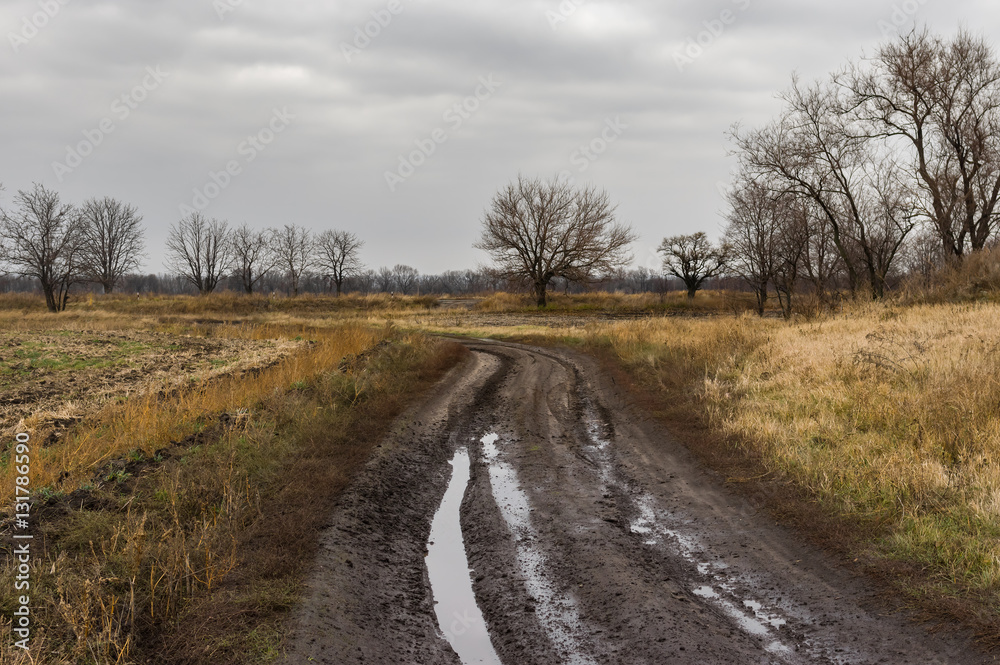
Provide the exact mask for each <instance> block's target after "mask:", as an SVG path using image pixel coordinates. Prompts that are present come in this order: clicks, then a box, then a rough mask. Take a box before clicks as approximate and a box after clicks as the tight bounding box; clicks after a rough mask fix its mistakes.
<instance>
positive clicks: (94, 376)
mask: <svg viewBox="0 0 1000 665" xmlns="http://www.w3.org/2000/svg"><path fill="white" fill-rule="evenodd" d="M303 344H305V342H296V341H286V340H274V341H272V340H264V341H257V340H240V339H224V338H214V337H193V336H187V335H184V336H181V335H170V334H167V333H157V332H146V331H121V332H106V331H89V332H88V331H82V332H76V331H59V332H31V333H10V332H6V333H3V332H0V434H11V433H13V431H14V430H15V429H16V428H21V427H26V426H30V427H31V429H32V430H33V431H34V432H35V433H36V437H39V438H41V440H43V441H44V442H45V443H46V444H47V445H51V444H54V443H56V442H57V441H58V440H59V439H60V438H61V437H62V436H63V435H64V433H65V432H66V431H67V430H68V429H70V428H71V427H72V426H73V425H74V424H75V423H77V422H78V421H79V420H81V419H82V418H83V417H85V416H86V415H89V414H90V413H92V412H94V411H95V410H96V409H97V408H99V407H100V406H101V405H102V404H104V403H106V402H108V401H109V400H112V399H115V398H118V397H125V396H128V395H135V394H145V393H146V392H148V391H149V390H172V389H174V388H176V387H179V386H181V385H183V384H185V383H186V382H189V381H190V380H191V379H192V378H197V379H198V380H205V379H210V378H212V377H214V376H217V375H219V374H225V373H230V372H238V371H251V370H253V369H254V368H259V367H262V366H266V365H269V364H271V363H273V362H276V361H277V360H279V359H280V358H281V357H283V356H284V355H286V354H288V353H289V352H291V351H292V350H294V349H296V348H298V347H300V346H301V345H303ZM8 438H9V437H8Z"/></svg>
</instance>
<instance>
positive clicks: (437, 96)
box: [0, 0, 1000, 272]
mask: <svg viewBox="0 0 1000 665" xmlns="http://www.w3.org/2000/svg"><path fill="white" fill-rule="evenodd" d="M51 1H53V2H58V0H51ZM222 1H224V2H227V3H229V4H228V5H226V6H227V7H228V8H229V9H231V11H228V10H227V11H225V12H224V13H223V14H222V16H221V17H220V15H219V12H218V11H217V7H215V6H214V4H213V2H208V1H201V0H199V1H195V0H185V1H181V2H176V1H171V2H169V3H168V2H166V1H165V0H122V1H118V2H84V1H83V0H71V1H69V2H65V3H64V4H63V5H60V9H59V11H58V13H57V14H56V15H54V16H52V17H50V18H48V19H47V20H46V24H45V25H44V27H40V28H38V29H37V34H35V35H34V36H33V37H32V38H31V39H30V40H28V41H27V43H26V44H22V45H20V48H19V49H18V50H17V51H16V52H15V51H14V49H13V48H12V47H10V48H7V50H6V51H3V52H2V54H0V95H2V98H3V99H4V109H5V120H6V122H4V123H3V124H2V125H0V137H2V141H3V145H4V148H5V150H4V157H5V159H4V160H3V161H2V162H0V182H2V183H3V184H4V185H5V186H6V187H7V190H8V194H7V197H8V198H7V200H8V201H9V192H10V190H12V189H17V188H24V187H27V186H29V185H30V183H31V182H32V181H43V182H46V183H47V184H49V185H51V186H57V187H58V188H59V190H60V192H61V193H62V194H63V195H64V198H67V199H69V200H75V201H80V200H82V199H84V198H87V197H89V196H103V195H113V196H117V197H119V198H122V199H124V200H127V201H129V202H132V203H135V204H136V205H138V206H139V208H140V209H141V211H142V212H143V214H144V215H145V218H146V222H147V225H148V228H149V241H150V242H149V244H150V252H149V253H150V261H149V264H148V266H147V269H148V270H151V271H159V270H161V269H162V264H161V262H162V258H163V257H162V254H161V253H160V250H159V248H160V247H162V241H163V239H164V238H165V235H166V228H167V227H168V225H169V224H170V223H171V222H173V221H176V219H177V218H178V216H179V212H178V210H179V205H180V204H183V203H185V202H190V201H191V198H192V192H193V190H194V189H196V188H199V187H202V186H203V185H204V184H205V183H206V182H207V179H208V178H210V174H211V173H213V172H217V171H218V170H219V169H220V168H224V166H225V165H226V163H227V162H228V161H230V160H232V159H234V158H239V159H242V157H241V156H240V155H239V146H240V145H241V143H242V142H244V141H245V140H246V139H247V137H248V136H253V135H255V134H256V133H257V132H259V131H260V130H261V129H262V128H263V127H265V126H266V125H267V123H268V120H269V118H270V117H271V115H272V113H273V111H274V109H276V108H288V109H290V110H291V112H293V113H294V115H295V120H294V122H292V123H291V124H290V126H289V127H288V129H287V131H284V132H282V133H281V134H280V135H278V136H276V137H275V140H274V141H273V143H271V144H269V145H268V146H267V149H266V150H264V151H262V152H261V153H260V154H259V155H258V156H257V158H255V159H254V160H253V161H252V162H251V163H246V164H243V165H242V166H243V168H242V171H241V173H240V174H239V176H238V177H235V178H234V179H233V181H232V183H231V184H230V185H229V186H228V187H226V188H225V190H224V191H222V192H220V194H219V195H218V197H217V198H215V199H214V200H213V201H212V202H211V205H210V206H209V207H208V208H207V210H206V213H207V214H209V215H213V216H218V217H223V218H229V219H230V220H231V221H233V222H243V221H246V222H248V223H250V224H251V225H253V226H258V227H263V226H269V225H280V224H284V223H289V222H295V223H299V224H305V225H307V226H310V227H311V228H313V229H315V230H317V231H318V230H322V229H324V228H331V227H335V228H346V229H349V230H352V231H355V232H357V233H358V234H359V235H360V236H362V237H363V238H365V240H366V241H367V244H366V247H365V259H366V261H368V262H369V264H370V265H372V266H373V267H377V266H379V265H393V264H396V263H406V264H410V265H413V266H416V267H417V268H419V269H420V270H422V271H425V272H436V271H443V270H447V269H451V268H462V267H466V266H472V265H475V264H476V263H477V262H478V261H481V260H482V259H483V257H482V256H481V255H480V254H479V253H477V252H476V251H474V250H473V249H472V248H471V244H472V242H473V241H474V240H475V237H476V235H477V234H478V221H479V218H480V215H481V213H482V211H483V209H484V207H485V206H486V204H487V203H488V201H489V197H490V196H491V194H492V193H493V192H494V191H495V190H496V189H497V188H498V187H499V186H501V185H502V184H503V183H504V182H506V181H507V180H509V179H510V178H512V177H515V176H516V175H517V173H518V172H525V173H528V174H539V175H554V174H555V173H558V172H559V171H562V170H567V169H568V170H571V171H572V172H573V175H574V177H575V178H577V179H578V180H579V181H580V182H584V181H589V182H593V183H595V184H597V185H599V186H602V187H605V188H607V189H608V191H609V193H610V194H611V196H612V197H613V198H614V199H616V200H617V201H619V203H620V208H619V210H620V212H621V213H622V215H623V216H624V217H626V218H627V219H628V221H630V222H632V223H633V224H634V225H635V226H636V228H637V230H638V231H639V232H640V234H641V236H642V241H641V242H642V244H641V245H640V251H637V254H642V250H641V248H642V247H647V246H655V245H656V244H657V243H658V241H659V238H661V237H663V236H664V235H669V234H672V233H679V232H687V231H694V230H707V231H709V232H710V233H714V232H716V231H717V229H718V225H719V216H718V212H719V210H720V209H721V205H722V204H721V199H720V197H719V194H718V188H717V183H718V182H720V181H724V180H725V178H726V177H727V174H728V171H729V168H730V167H731V161H730V158H729V157H727V154H726V151H727V145H726V142H725V138H724V133H725V131H726V129H727V128H728V127H729V126H730V125H731V124H732V123H733V122H736V121H742V122H744V123H748V124H757V123H761V122H764V121H766V120H767V118H768V117H770V116H771V115H773V114H774V113H775V111H776V110H777V108H778V104H777V102H776V101H775V98H774V95H775V93H776V92H778V91H779V90H781V89H783V88H785V87H786V86H787V85H788V81H789V76H790V74H791V72H792V71H793V70H797V71H799V72H800V73H801V74H802V75H803V76H804V77H806V78H814V77H820V76H824V75H826V74H827V73H829V72H830V71H832V70H833V69H835V68H837V67H839V66H841V65H842V64H843V63H844V62H845V61H846V60H847V59H848V58H857V57H859V56H860V55H861V53H862V51H863V50H865V49H868V50H870V49H871V48H873V47H874V46H875V45H876V44H877V43H878V42H879V41H880V40H881V39H882V38H883V37H882V31H883V30H884V28H885V22H886V21H889V22H890V25H892V26H893V27H894V28H895V27H896V26H895V24H893V23H892V21H893V16H894V12H895V15H897V16H898V10H899V8H900V7H902V6H903V4H904V2H903V1H902V0H879V1H877V2H862V1H861V0H850V1H848V2H842V3H837V4H831V3H801V2H792V1H791V0H780V1H772V2H766V3H765V2H763V1H762V0H735V1H733V0H713V1H711V2H703V1H695V0H689V1H686V2H672V3H663V2H654V1H652V0H636V1H631V2H629V1H624V0H623V1H615V2H611V1H604V2H602V1H598V0H561V1H557V0H551V1H546V0H508V1H506V2H501V1H500V0H479V1H477V2H467V1H459V0H393V1H394V2H395V3H398V4H391V3H390V0H364V1H361V0H346V1H344V2H336V3H332V2H320V1H318V0H316V1H307V0H292V1H285V2H279V1H278V0H255V1H254V2H238V1H236V0H222ZM908 1H909V2H911V3H916V2H918V0H908ZM38 11H39V4H38V0H16V1H13V2H7V3H4V4H3V6H2V7H0V26H2V27H3V28H4V34H5V35H7V37H8V40H7V41H8V43H7V45H6V46H8V47H9V46H10V44H9V35H10V34H12V33H13V34H15V35H17V34H19V32H18V31H19V30H21V29H22V28H23V26H24V20H25V17H27V20H28V21H29V22H30V21H31V17H32V16H33V15H34V14H35V13H37V12H38ZM725 12H728V14H727V13H725ZM554 16H555V17H557V18H558V20H554V19H553V17H554ZM998 17H1000V10H997V9H995V8H994V7H993V6H992V5H990V4H985V3H984V2H979V1H974V0H961V1H958V2H952V3H947V5H945V3H942V2H940V0H925V1H924V2H921V3H919V7H918V9H917V10H916V11H915V12H913V13H912V14H907V15H906V16H905V19H906V20H905V21H903V23H902V24H901V25H900V26H898V27H899V29H902V30H905V29H908V25H909V24H907V23H906V21H914V20H915V21H926V22H928V23H929V24H930V25H931V27H932V28H933V29H936V30H938V31H942V32H952V31H954V29H955V28H957V26H958V24H959V22H960V21H965V22H966V23H967V24H969V25H975V26H976V28H977V29H979V30H982V31H984V32H985V33H986V34H987V35H990V34H992V32H991V31H995V30H996V28H997V27H998ZM720 26H721V27H720ZM359 34H360V35H364V36H365V37H366V38H367V39H363V38H359ZM706 35H707V36H706ZM356 40H357V41H356ZM692 42H693V43H695V44H698V45H699V46H700V48H701V52H700V53H699V54H698V56H697V57H696V58H693V61H692V62H690V63H687V64H686V65H685V66H684V67H678V64H677V59H676V57H675V56H676V54H677V53H678V49H683V48H685V47H686V46H688V45H690V44H691V43H692ZM361 43H364V46H363V47H359V44H361ZM345 45H346V46H348V47H349V49H348V50H350V49H354V51H356V52H352V53H351V57H347V56H346V55H345V48H344V47H345ZM151 66H152V67H155V66H160V67H162V68H163V69H164V70H165V71H168V72H170V76H169V78H168V79H167V80H165V81H164V82H163V84H162V85H160V86H158V87H157V88H156V89H155V90H153V91H151V92H150V93H149V94H148V95H147V97H146V99H144V100H143V101H142V102H141V103H139V104H138V105H137V107H136V108H135V109H132V112H131V113H130V114H129V116H128V117H127V118H125V119H120V118H115V119H116V122H115V129H114V132H113V133H110V134H108V135H107V136H106V137H105V139H104V140H103V142H102V144H101V145H99V146H97V147H96V148H95V149H94V151H93V154H91V155H89V156H88V157H87V158H86V159H85V160H84V161H83V163H82V164H81V165H80V166H79V167H78V168H76V169H74V170H73V172H72V173H71V174H69V175H68V176H66V177H65V178H64V181H63V182H61V183H59V182H58V180H57V179H56V176H55V175H54V173H53V168H52V164H53V162H56V161H59V160H62V159H64V158H65V154H66V150H67V146H70V147H72V146H73V145H74V144H75V143H78V142H79V141H81V140H83V139H84V136H85V134H84V132H87V131H89V130H91V129H92V128H94V127H97V126H98V123H99V122H100V121H101V120H102V119H103V118H105V117H108V116H109V115H112V110H111V109H112V104H114V103H115V101H116V100H119V99H121V97H122V95H127V94H128V93H129V91H130V90H132V89H134V87H135V86H136V85H139V84H140V83H141V82H142V80H143V77H144V72H145V71H146V68H147V67H151ZM490 75H492V76H493V77H495V78H496V79H497V80H499V81H501V82H502V86H501V87H500V88H499V89H498V90H497V92H496V94H494V95H492V96H490V97H489V99H486V100H483V101H482V102H481V103H480V104H478V106H477V108H476V109H475V111H474V112H471V113H468V117H463V118H462V122H461V124H460V126H457V127H455V126H454V123H450V122H449V121H448V119H447V118H448V116H447V114H448V112H449V109H454V107H455V105H456V104H462V103H463V100H465V99H467V98H468V97H469V96H470V95H474V94H475V91H476V88H477V86H478V85H479V81H480V77H484V76H487V77H488V76H490ZM112 117H114V116H112ZM614 118H620V119H621V121H622V122H623V123H625V124H627V125H628V128H627V129H626V130H624V131H623V132H622V134H621V136H620V137H619V138H617V139H616V140H615V141H614V142H612V143H609V144H608V145H607V146H606V149H605V150H603V151H602V152H601V153H600V155H598V156H597V159H595V160H593V161H589V162H588V165H587V168H586V170H584V171H580V170H579V166H578V164H574V161H573V160H574V155H575V154H577V153H578V151H579V150H580V148H581V146H586V145H588V144H589V143H590V142H592V141H594V140H596V138H595V137H600V135H601V132H602V128H603V127H604V126H605V123H606V122H607V121H608V120H609V119H614ZM438 128H443V129H445V130H446V131H447V140H446V141H444V142H443V143H440V144H439V145H438V146H437V148H436V149H435V151H434V154H433V155H431V156H430V157H429V158H427V159H426V160H425V163H423V164H422V165H421V166H420V167H419V168H418V169H416V171H415V172H414V174H413V175H412V176H411V177H409V178H408V179H406V181H405V182H404V183H403V184H402V185H400V186H399V187H398V188H397V189H396V191H395V192H390V191H389V188H388V187H387V185H386V180H385V173H386V172H387V171H392V170H393V169H394V168H396V167H397V165H398V163H399V158H400V156H401V155H404V156H405V155H407V154H409V153H410V152H411V151H412V150H414V149H415V146H416V144H417V142H419V141H422V140H425V139H426V137H428V136H430V135H431V133H432V132H433V131H434V130H435V129H438ZM0 202H2V199H0Z"/></svg>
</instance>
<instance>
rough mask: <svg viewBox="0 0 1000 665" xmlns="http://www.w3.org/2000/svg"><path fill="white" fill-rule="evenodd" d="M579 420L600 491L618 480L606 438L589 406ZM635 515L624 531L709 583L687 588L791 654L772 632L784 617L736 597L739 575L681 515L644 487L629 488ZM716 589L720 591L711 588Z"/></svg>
mask: <svg viewBox="0 0 1000 665" xmlns="http://www.w3.org/2000/svg"><path fill="white" fill-rule="evenodd" d="M584 425H585V430H586V432H587V435H588V438H589V439H590V446H588V448H589V452H590V454H591V456H592V457H593V458H594V461H595V462H596V463H597V465H598V473H599V476H600V482H601V490H602V492H603V491H606V488H608V487H610V486H615V485H619V484H620V481H618V480H617V478H616V477H615V470H614V466H613V463H612V460H611V450H610V448H611V442H610V441H609V440H608V439H607V438H606V437H605V436H604V435H603V434H602V426H601V424H600V420H599V419H598V417H597V413H596V410H595V409H594V408H593V406H592V405H590V404H586V405H585V407H584ZM628 493H629V494H630V495H631V496H632V503H633V506H634V508H635V510H636V515H635V517H633V518H632V519H631V520H630V522H629V531H631V532H632V533H634V534H636V535H637V536H640V537H641V538H642V542H643V544H644V545H648V546H667V547H670V549H672V550H673V551H674V552H676V553H677V554H678V555H680V557H681V558H682V559H683V560H685V561H687V563H688V564H689V565H690V566H691V567H692V568H694V570H696V571H697V574H698V576H699V577H701V578H702V579H704V580H706V581H710V582H712V584H713V585H714V586H709V585H703V586H699V587H697V588H695V589H692V593H694V595H696V596H698V597H699V598H703V599H705V600H706V601H708V602H710V603H712V604H713V605H715V606H716V607H718V608H719V609H721V610H722V611H723V612H724V613H725V614H726V615H728V616H729V617H730V618H731V619H733V620H734V621H735V622H736V624H737V625H738V626H739V627H740V629H741V630H743V631H744V632H745V633H748V634H750V635H754V636H756V637H759V638H761V639H763V640H765V647H764V648H765V649H766V650H767V651H769V652H770V653H772V654H775V655H780V654H785V653H791V651H792V650H791V649H790V648H789V647H788V646H786V645H785V644H783V643H782V642H781V641H780V640H778V639H775V638H774V637H773V631H774V630H775V629H778V628H781V627H782V626H783V625H785V623H787V622H786V620H785V619H782V618H779V617H777V616H773V615H771V614H770V613H768V612H766V611H765V610H764V606H763V605H762V604H761V603H759V602H757V601H755V600H750V599H741V597H740V593H739V592H738V591H737V588H738V586H737V580H738V574H737V572H736V571H731V570H727V569H728V568H729V566H728V565H727V564H725V563H724V562H713V561H708V560H707V559H708V556H707V554H706V548H705V547H704V546H703V545H702V544H701V542H700V539H699V538H698V537H697V536H695V535H693V534H690V533H687V532H685V530H684V529H683V527H684V526H685V524H686V522H685V520H683V519H681V518H679V517H677V516H676V515H673V514H670V513H663V512H661V511H657V510H656V507H655V505H656V503H655V500H654V499H653V497H652V495H650V494H647V493H645V492H634V491H633V492H628ZM716 588H718V589H719V591H717V590H716Z"/></svg>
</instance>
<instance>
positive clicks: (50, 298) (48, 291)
mask: <svg viewBox="0 0 1000 665" xmlns="http://www.w3.org/2000/svg"><path fill="white" fill-rule="evenodd" d="M42 292H43V293H44V294H45V306H46V307H48V308H49V311H50V312H58V311H59V304H58V303H57V302H56V294H55V293H53V291H52V287H51V286H48V285H45V284H43V285H42Z"/></svg>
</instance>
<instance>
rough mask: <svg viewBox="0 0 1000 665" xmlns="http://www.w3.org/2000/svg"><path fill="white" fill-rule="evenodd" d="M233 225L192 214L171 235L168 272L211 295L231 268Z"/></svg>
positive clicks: (169, 238) (172, 225)
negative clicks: (231, 226) (230, 235)
mask: <svg viewBox="0 0 1000 665" xmlns="http://www.w3.org/2000/svg"><path fill="white" fill-rule="evenodd" d="M230 253H231V242H230V237H229V224H228V223H227V222H225V221H222V220H218V219H215V218H214V217H213V218H211V219H209V218H207V217H205V216H204V215H203V214H201V213H200V212H196V213H192V214H191V215H189V216H187V217H185V218H184V219H182V220H181V221H179V222H177V224H171V225H170V231H169V233H168V234H167V262H166V266H167V269H168V270H170V271H172V272H173V273H175V274H177V275H181V276H183V277H184V279H185V280H186V281H188V282H190V283H191V284H193V285H194V287H195V288H196V289H198V293H199V294H201V295H205V294H207V293H211V292H212V291H214V290H215V287H216V286H218V284H219V281H220V280H221V279H222V276H223V273H224V271H225V270H226V268H227V267H228V266H229V257H230Z"/></svg>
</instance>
